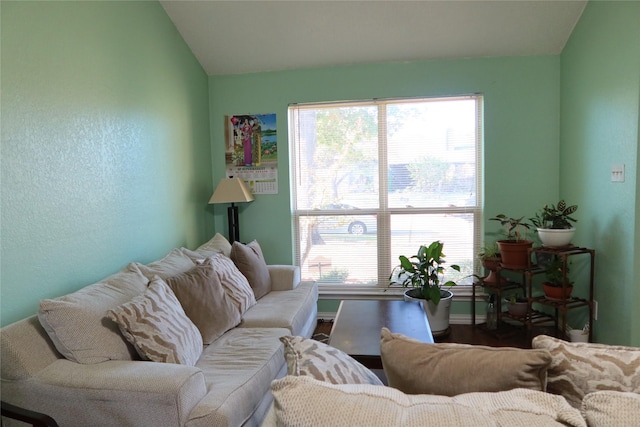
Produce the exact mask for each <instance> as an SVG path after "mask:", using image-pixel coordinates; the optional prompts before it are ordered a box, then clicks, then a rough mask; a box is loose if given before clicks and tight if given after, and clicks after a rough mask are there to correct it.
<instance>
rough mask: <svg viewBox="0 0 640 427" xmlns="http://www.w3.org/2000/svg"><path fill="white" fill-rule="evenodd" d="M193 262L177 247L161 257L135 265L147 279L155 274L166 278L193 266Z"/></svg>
mask: <svg viewBox="0 0 640 427" xmlns="http://www.w3.org/2000/svg"><path fill="white" fill-rule="evenodd" d="M194 265H195V263H194V262H193V261H192V260H191V258H189V257H188V256H187V255H185V254H184V253H182V251H180V250H179V249H173V250H172V251H171V252H169V253H168V254H167V255H165V256H164V257H163V258H162V259H159V260H157V261H154V262H152V263H150V264H147V265H144V264H139V263H136V266H137V267H138V269H139V270H140V272H142V274H144V275H145V276H146V277H147V278H148V279H149V280H151V279H153V278H154V277H156V276H159V277H160V278H162V279H167V278H169V277H171V276H175V275H176V274H180V273H184V272H185V271H187V270H190V269H192V268H193V266H194Z"/></svg>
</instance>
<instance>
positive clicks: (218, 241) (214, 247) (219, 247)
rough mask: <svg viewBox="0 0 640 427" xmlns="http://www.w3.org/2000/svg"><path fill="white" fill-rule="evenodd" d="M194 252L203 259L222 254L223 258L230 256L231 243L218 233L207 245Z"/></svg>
mask: <svg viewBox="0 0 640 427" xmlns="http://www.w3.org/2000/svg"><path fill="white" fill-rule="evenodd" d="M196 252H199V253H201V254H202V255H204V256H205V257H209V256H211V255H215V254H217V253H223V254H224V255H225V256H231V243H229V241H228V240H227V238H226V237H224V236H223V235H222V234H220V233H216V235H215V236H213V237H212V238H211V240H209V241H208V242H207V243H204V244H202V245H200V246H199V247H198V248H197V249H196Z"/></svg>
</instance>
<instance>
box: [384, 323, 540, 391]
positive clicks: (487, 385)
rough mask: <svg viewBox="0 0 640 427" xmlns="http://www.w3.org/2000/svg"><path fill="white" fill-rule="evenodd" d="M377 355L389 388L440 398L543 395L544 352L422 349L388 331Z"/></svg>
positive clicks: (462, 347) (433, 346) (462, 346)
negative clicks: (521, 391)
mask: <svg viewBox="0 0 640 427" xmlns="http://www.w3.org/2000/svg"><path fill="white" fill-rule="evenodd" d="M380 355H381V358H382V366H383V367H384V371H385V374H386V375H387V379H388V381H389V385H390V386H391V387H395V388H397V389H399V390H401V391H403V392H405V393H410V394H439V395H444V396H455V395H458V394H462V393H470V392H491V391H494V392H495V391H503V390H511V389H514V388H528V389H531V390H541V391H544V390H545V384H546V377H547V367H548V366H549V363H550V362H551V355H550V354H549V352H548V351H546V350H523V349H519V348H511V347H485V346H479V345H468V344H453V343H440V344H426V343H422V342H420V341H417V340H414V339H412V338H409V337H406V336H404V335H401V334H395V333H391V332H390V331H389V330H388V329H387V328H383V329H382V340H381V342H380ZM514 373H516V374H515V375H514Z"/></svg>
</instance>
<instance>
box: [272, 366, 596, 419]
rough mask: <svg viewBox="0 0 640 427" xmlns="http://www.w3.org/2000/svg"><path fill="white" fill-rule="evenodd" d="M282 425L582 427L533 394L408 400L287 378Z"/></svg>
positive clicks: (566, 411)
mask: <svg viewBox="0 0 640 427" xmlns="http://www.w3.org/2000/svg"><path fill="white" fill-rule="evenodd" d="M271 392H272V394H273V396H274V401H275V405H274V408H275V414H276V418H277V422H278V425H279V426H280V425H282V426H366V427H378V426H380V427H389V426H403V427H422V426H439V427H485V426H486V427H489V426H491V427H495V426H509V427H530V426H545V427H551V426H558V427H559V426H565V427H566V426H574V427H578V426H580V427H584V425H585V423H584V420H583V419H582V416H581V415H580V411H578V410H577V409H575V408H572V407H571V406H570V405H569V404H568V403H567V402H566V401H565V400H564V399H563V398H562V397H560V396H554V395H552V394H549V393H544V392H541V391H535V390H526V389H516V390H511V391H503V392H497V393H468V394H463V395H460V396H455V397H447V396H433V395H425V394H421V395H408V394H404V393H402V392H401V391H399V390H397V389H394V388H391V387H380V386H372V385H369V384H330V383H326V382H322V381H318V380H316V379H314V378H311V377H294V376H286V377H284V378H282V379H279V380H275V381H273V382H272V383H271Z"/></svg>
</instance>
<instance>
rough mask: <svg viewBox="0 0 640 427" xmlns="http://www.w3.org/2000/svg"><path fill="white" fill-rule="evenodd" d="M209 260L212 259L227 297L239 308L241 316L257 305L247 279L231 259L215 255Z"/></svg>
mask: <svg viewBox="0 0 640 427" xmlns="http://www.w3.org/2000/svg"><path fill="white" fill-rule="evenodd" d="M209 259H211V263H212V264H213V268H214V270H215V271H216V273H217V274H218V278H219V279H220V283H222V287H223V288H224V290H225V292H226V293H227V296H228V297H229V298H231V300H232V301H233V303H234V304H235V305H236V307H238V310H240V314H244V312H245V311H247V310H248V309H249V308H250V307H253V306H254V305H255V304H256V297H255V295H254V294H253V290H252V289H251V286H250V285H249V282H248V281H247V278H246V277H244V275H243V274H242V273H241V272H240V270H238V267H236V266H235V264H234V263H233V261H231V259H230V258H229V257H227V256H225V255H223V254H215V255H212V256H211V257H209Z"/></svg>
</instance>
